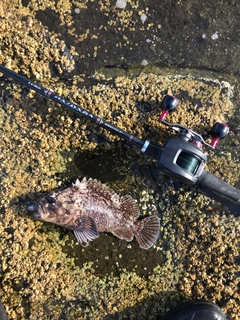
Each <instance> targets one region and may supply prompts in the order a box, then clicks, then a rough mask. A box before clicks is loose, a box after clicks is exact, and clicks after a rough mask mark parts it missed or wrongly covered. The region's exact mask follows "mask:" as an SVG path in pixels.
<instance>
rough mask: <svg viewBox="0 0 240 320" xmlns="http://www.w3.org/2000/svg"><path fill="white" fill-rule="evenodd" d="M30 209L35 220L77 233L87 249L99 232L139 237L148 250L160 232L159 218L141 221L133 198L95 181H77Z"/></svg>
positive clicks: (77, 236)
mask: <svg viewBox="0 0 240 320" xmlns="http://www.w3.org/2000/svg"><path fill="white" fill-rule="evenodd" d="M28 210H29V211H33V210H35V211H37V212H35V213H34V214H33V217H34V218H35V219H38V220H42V221H46V222H51V223H54V224H56V225H59V226H61V227H64V228H67V229H71V230H73V232H74V235H75V237H76V239H77V241H78V242H79V243H80V244H81V245H82V246H83V247H86V246H87V245H88V244H89V242H90V241H92V240H94V239H96V238H98V237H99V232H108V233H112V234H113V235H114V236H116V237H118V238H120V239H123V240H126V241H128V242H130V241H132V240H133V239H134V237H135V238H136V240H137V242H138V244H139V246H140V248H142V249H146V250H147V249H149V248H151V247H152V246H153V245H154V243H155V242H156V241H157V239H158V237H159V232H160V220H159V218H158V216H157V215H150V216H148V217H145V218H142V219H139V217H140V210H139V207H138V204H137V202H136V201H135V200H134V199H133V198H132V197H131V196H130V195H118V194H117V193H116V192H115V191H113V190H112V189H111V188H109V187H108V186H106V185H105V184H103V183H101V182H99V181H98V180H96V179H92V178H89V179H87V178H83V179H82V180H81V181H80V180H79V179H77V180H76V181H75V183H72V185H71V186H70V187H67V188H65V189H64V190H60V191H56V192H51V193H49V194H48V195H46V196H45V197H43V198H41V199H40V200H38V201H36V203H35V204H33V205H30V206H28Z"/></svg>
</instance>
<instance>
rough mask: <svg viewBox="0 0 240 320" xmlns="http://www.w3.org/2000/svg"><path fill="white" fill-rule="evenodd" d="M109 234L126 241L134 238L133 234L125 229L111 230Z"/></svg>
mask: <svg viewBox="0 0 240 320" xmlns="http://www.w3.org/2000/svg"><path fill="white" fill-rule="evenodd" d="M111 233H112V234H113V235H114V236H116V237H118V238H119V239H123V240H126V241H132V240H133V237H134V234H133V232H132V231H131V230H127V229H115V230H112V231H111Z"/></svg>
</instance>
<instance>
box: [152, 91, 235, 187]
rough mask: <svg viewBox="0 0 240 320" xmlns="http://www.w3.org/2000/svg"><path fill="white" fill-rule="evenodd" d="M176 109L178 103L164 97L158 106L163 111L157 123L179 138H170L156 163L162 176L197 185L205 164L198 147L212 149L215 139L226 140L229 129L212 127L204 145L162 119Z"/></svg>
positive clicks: (191, 133) (197, 137)
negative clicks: (209, 136)
mask: <svg viewBox="0 0 240 320" xmlns="http://www.w3.org/2000/svg"><path fill="white" fill-rule="evenodd" d="M177 105H178V100H177V99H176V98H175V97H174V96H169V95H168V96H165V97H164V99H163V102H162V107H163V110H162V112H161V115H160V118H159V121H160V122H161V123H163V124H165V125H167V126H169V127H171V128H172V129H173V130H175V131H177V132H180V133H181V135H180V136H178V137H176V138H171V139H169V140H168V141H166V142H165V143H164V145H163V146H162V147H161V152H160V153H159V156H158V159H157V163H158V165H159V166H160V167H161V169H162V171H164V172H165V173H166V174H168V175H170V176H173V177H177V178H178V180H181V181H183V182H185V183H188V184H195V183H197V181H198V179H199V177H200V176H201V174H202V172H203V168H204V166H205V163H206V161H207V156H206V154H205V153H203V152H202V144H205V145H206V146H208V147H210V148H213V149H214V148H215V146H216V144H217V142H218V141H219V139H222V138H224V137H226V135H227V134H228V132H229V128H228V127H227V126H226V125H225V124H223V123H219V122H218V123H215V124H214V126H213V127H212V130H211V134H212V137H213V139H212V142H211V144H208V143H207V142H206V141H205V140H204V139H203V137H202V136H201V135H200V134H198V133H196V132H195V131H193V130H191V129H188V128H186V127H184V126H182V125H180V124H172V123H169V122H167V121H165V120H164V119H165V118H166V115H167V114H168V113H170V112H172V111H173V110H175V108H176V107H177Z"/></svg>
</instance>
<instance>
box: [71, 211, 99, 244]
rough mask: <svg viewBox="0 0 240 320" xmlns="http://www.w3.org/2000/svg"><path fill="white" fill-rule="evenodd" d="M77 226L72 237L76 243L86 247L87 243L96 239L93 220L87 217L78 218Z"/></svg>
mask: <svg viewBox="0 0 240 320" xmlns="http://www.w3.org/2000/svg"><path fill="white" fill-rule="evenodd" d="M76 222H77V226H76V227H75V229H74V235H75V237H76V238H77V241H78V242H79V243H80V244H81V245H82V246H83V247H86V246H87V245H88V242H89V241H92V240H94V239H96V238H98V236H99V235H98V230H97V226H96V224H95V222H94V220H93V219H92V218H90V217H87V216H78V218H77V221H76Z"/></svg>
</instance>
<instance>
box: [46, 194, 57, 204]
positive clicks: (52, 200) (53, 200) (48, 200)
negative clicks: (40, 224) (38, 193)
mask: <svg viewBox="0 0 240 320" xmlns="http://www.w3.org/2000/svg"><path fill="white" fill-rule="evenodd" d="M47 202H48V203H55V202H56V199H55V198H54V197H51V196H48V197H47Z"/></svg>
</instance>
